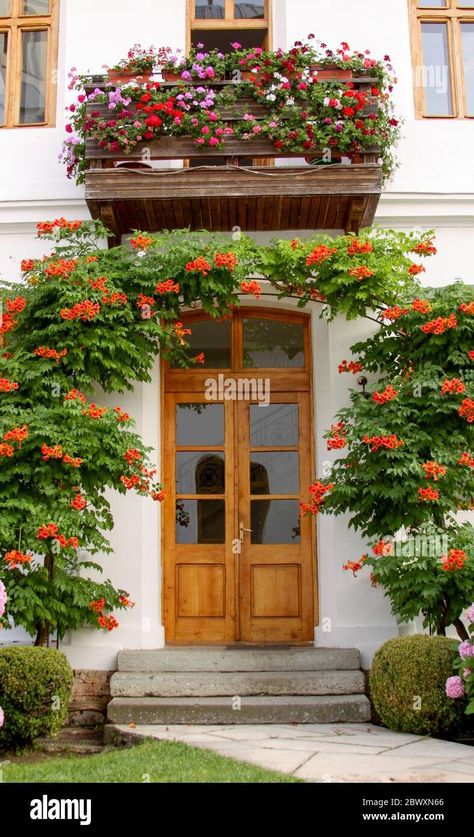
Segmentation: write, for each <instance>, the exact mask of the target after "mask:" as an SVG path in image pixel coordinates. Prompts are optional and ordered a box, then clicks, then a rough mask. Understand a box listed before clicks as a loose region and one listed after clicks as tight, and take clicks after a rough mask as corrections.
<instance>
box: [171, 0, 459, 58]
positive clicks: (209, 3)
mask: <svg viewBox="0 0 474 837" xmlns="http://www.w3.org/2000/svg"><path fill="white" fill-rule="evenodd" d="M473 2H474V0H473ZM270 6H271V0H257V1H256V2H254V3H248V2H247V3H243V2H240V0H188V47H190V46H197V44H198V43H201V42H202V43H203V44H204V46H205V48H206V49H219V50H221V52H229V51H230V48H231V47H230V44H231V42H235V41H238V42H239V43H240V44H242V46H243V47H244V48H249V49H250V48H253V47H263V48H264V49H268V48H269V47H270V43H269V32H270V12H271V9H270Z"/></svg>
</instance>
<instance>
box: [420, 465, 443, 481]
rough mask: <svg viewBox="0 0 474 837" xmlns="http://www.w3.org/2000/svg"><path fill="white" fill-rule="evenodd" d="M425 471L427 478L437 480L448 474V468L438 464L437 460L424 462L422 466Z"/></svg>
mask: <svg viewBox="0 0 474 837" xmlns="http://www.w3.org/2000/svg"><path fill="white" fill-rule="evenodd" d="M421 467H422V468H423V470H424V472H425V476H426V479H428V480H434V481H435V482H437V481H438V480H439V478H440V477H445V476H446V471H447V468H445V467H444V465H438V463H437V462H424V463H423V465H422V466H421Z"/></svg>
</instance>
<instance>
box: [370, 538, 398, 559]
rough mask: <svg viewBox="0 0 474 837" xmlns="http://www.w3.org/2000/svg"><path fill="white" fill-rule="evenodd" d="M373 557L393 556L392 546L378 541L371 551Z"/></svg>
mask: <svg viewBox="0 0 474 837" xmlns="http://www.w3.org/2000/svg"><path fill="white" fill-rule="evenodd" d="M372 552H373V553H374V555H379V556H380V555H392V554H393V544H392V543H389V542H388V541H387V542H386V541H383V540H382V541H379V542H378V543H377V544H376V545H375V546H374V547H373V549H372Z"/></svg>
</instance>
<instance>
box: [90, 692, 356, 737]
mask: <svg viewBox="0 0 474 837" xmlns="http://www.w3.org/2000/svg"><path fill="white" fill-rule="evenodd" d="M233 706H234V707H236V708H233ZM369 720H370V703H369V701H368V699H367V698H366V697H365V695H326V696H324V697H323V696H312V695H308V696H306V697H301V696H298V697H281V696H280V697H247V698H242V699H241V701H240V704H237V703H234V704H233V701H232V698H229V697H227V698H225V697H198V698H190V697H188V698H183V697H181V698H179V697H175V698H163V697H162V698H157V697H148V698H146V697H144V698H118V697H115V698H113V700H112V701H111V702H110V703H109V706H108V723H107V725H106V727H105V741H106V742H108V741H109V740H110V741H111V740H112V730H111V726H110V725H113V724H127V725H130V724H136V725H137V726H139V725H141V724H145V725H150V724H229V725H230V724H335V723H344V722H346V723H364V722H366V721H369Z"/></svg>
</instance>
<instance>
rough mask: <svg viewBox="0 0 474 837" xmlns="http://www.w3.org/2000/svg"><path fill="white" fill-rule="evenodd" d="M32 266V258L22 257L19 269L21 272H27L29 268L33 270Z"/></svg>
mask: <svg viewBox="0 0 474 837" xmlns="http://www.w3.org/2000/svg"><path fill="white" fill-rule="evenodd" d="M34 266H35V262H34V259H23V261H22V263H21V271H22V273H28V272H29V271H30V270H34Z"/></svg>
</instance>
